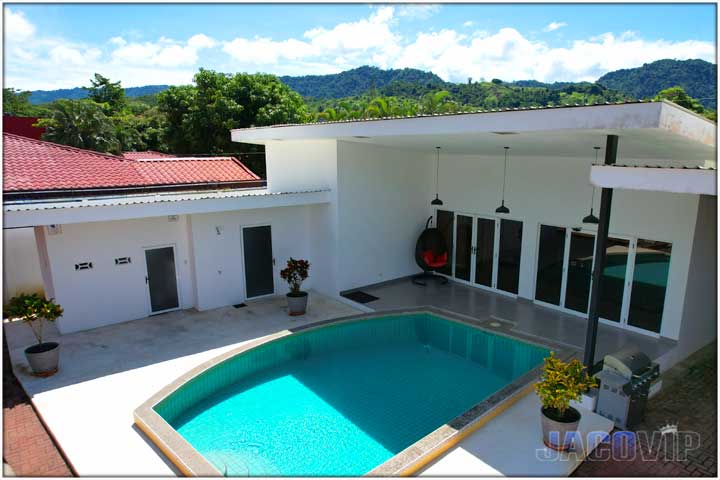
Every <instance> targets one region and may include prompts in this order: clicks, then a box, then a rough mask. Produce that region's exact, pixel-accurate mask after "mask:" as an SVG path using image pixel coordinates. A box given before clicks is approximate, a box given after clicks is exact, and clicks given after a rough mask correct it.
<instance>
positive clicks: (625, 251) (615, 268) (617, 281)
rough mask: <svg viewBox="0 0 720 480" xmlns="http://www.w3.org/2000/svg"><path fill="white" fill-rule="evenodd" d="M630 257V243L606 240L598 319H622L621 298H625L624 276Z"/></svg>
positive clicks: (617, 239) (619, 240) (627, 241)
mask: <svg viewBox="0 0 720 480" xmlns="http://www.w3.org/2000/svg"><path fill="white" fill-rule="evenodd" d="M629 255H630V241H629V240H623V239H620V238H608V241H607V248H606V249H605V268H604V269H603V273H602V276H601V277H600V302H599V304H598V314H599V315H600V318H604V319H606V320H610V321H613V322H618V323H619V322H620V321H621V319H622V308H623V298H624V297H625V283H626V282H625V275H626V272H627V266H628V256H629Z"/></svg>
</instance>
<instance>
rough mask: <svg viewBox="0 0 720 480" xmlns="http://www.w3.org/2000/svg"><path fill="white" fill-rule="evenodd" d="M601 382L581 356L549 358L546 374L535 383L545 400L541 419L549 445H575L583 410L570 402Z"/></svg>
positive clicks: (560, 446) (564, 446) (553, 447)
mask: <svg viewBox="0 0 720 480" xmlns="http://www.w3.org/2000/svg"><path fill="white" fill-rule="evenodd" d="M596 386H597V380H595V378H594V377H591V376H590V375H588V374H587V371H586V370H585V366H584V365H583V364H582V363H580V361H579V360H577V359H573V360H571V361H570V362H563V361H562V360H558V359H557V358H555V354H554V353H553V352H550V356H549V357H547V358H546V359H545V364H544V365H543V374H542V377H541V379H540V381H539V382H538V383H537V384H536V385H535V391H536V392H537V394H538V396H539V397H540V401H541V403H542V409H541V420H542V430H543V443H545V446H547V447H548V448H552V449H554V450H559V451H564V450H568V449H570V448H571V446H572V443H573V435H572V432H576V431H577V427H578V424H579V423H580V412H579V411H577V410H576V409H574V408H573V407H571V406H570V402H571V401H572V400H579V399H580V397H581V396H582V394H583V393H584V392H586V391H588V390H589V389H590V388H593V387H596Z"/></svg>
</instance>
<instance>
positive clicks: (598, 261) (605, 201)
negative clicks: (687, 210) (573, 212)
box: [584, 135, 618, 373]
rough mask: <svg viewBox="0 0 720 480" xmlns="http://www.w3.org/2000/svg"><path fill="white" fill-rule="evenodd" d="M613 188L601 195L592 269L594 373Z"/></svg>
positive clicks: (608, 148)
mask: <svg viewBox="0 0 720 480" xmlns="http://www.w3.org/2000/svg"><path fill="white" fill-rule="evenodd" d="M617 147H618V136H617V135H608V136H607V143H606V145H605V165H613V164H615V160H616V158H617ZM612 194H613V189H612V188H603V189H602V193H601V196H600V223H599V224H598V230H597V240H596V241H595V266H594V267H593V271H592V287H591V289H590V309H589V311H588V326H587V333H586V335H585V360H584V363H585V367H586V368H587V370H588V372H590V373H593V372H592V369H593V365H594V363H595V344H596V342H597V330H598V319H599V313H598V305H599V304H600V294H601V292H600V280H601V278H602V272H603V270H604V269H605V257H606V255H605V253H606V250H607V240H608V230H609V227H610V207H611V205H612Z"/></svg>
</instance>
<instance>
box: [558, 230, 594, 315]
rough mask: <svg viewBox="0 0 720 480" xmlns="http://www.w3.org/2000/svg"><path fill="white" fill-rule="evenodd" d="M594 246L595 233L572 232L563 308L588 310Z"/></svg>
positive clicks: (578, 310) (580, 310) (579, 310)
mask: <svg viewBox="0 0 720 480" xmlns="http://www.w3.org/2000/svg"><path fill="white" fill-rule="evenodd" d="M594 248H595V235H593V234H591V233H584V232H572V235H571V236H570V257H569V259H568V268H567V286H566V291H565V308H569V309H570V310H575V311H576V312H581V313H587V311H588V301H589V300H590V280H591V278H592V266H593V253H594V252H593V250H594Z"/></svg>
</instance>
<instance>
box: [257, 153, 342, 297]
mask: <svg viewBox="0 0 720 480" xmlns="http://www.w3.org/2000/svg"><path fill="white" fill-rule="evenodd" d="M337 149H338V142H336V141H335V140H314V141H282V142H269V143H268V144H267V145H266V147H265V151H266V168H267V176H268V180H267V188H268V190H269V191H271V192H287V191H298V190H314V189H329V190H330V192H329V199H330V202H329V203H327V204H324V205H318V206H316V207H315V208H312V209H311V210H310V215H309V224H308V229H309V234H310V245H309V246H310V252H309V254H308V255H309V256H312V258H313V260H312V267H311V272H310V275H311V277H312V282H313V288H314V289H315V290H317V291H319V292H321V293H324V294H326V295H330V296H333V295H337V293H338V292H339V290H340V289H339V288H338V278H337V272H338V261H337V259H338V250H337V247H338V241H339V237H338V162H337V158H338V151H337Z"/></svg>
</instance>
